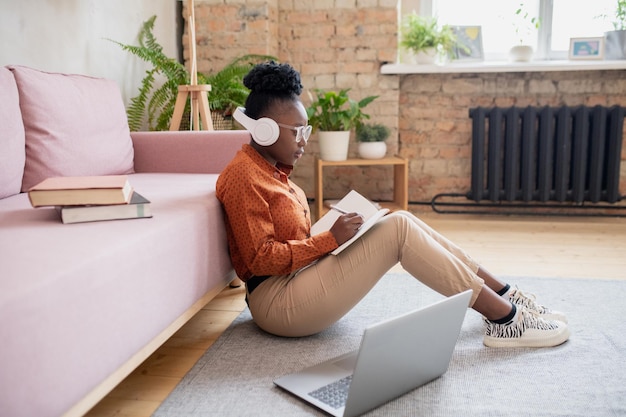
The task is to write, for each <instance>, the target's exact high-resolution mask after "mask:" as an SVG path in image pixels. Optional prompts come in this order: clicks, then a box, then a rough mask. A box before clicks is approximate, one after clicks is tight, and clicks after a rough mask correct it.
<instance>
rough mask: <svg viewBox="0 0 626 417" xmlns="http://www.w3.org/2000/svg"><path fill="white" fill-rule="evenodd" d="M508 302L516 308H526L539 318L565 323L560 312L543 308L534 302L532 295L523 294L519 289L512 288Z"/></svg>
mask: <svg viewBox="0 0 626 417" xmlns="http://www.w3.org/2000/svg"><path fill="white" fill-rule="evenodd" d="M508 296H509V301H510V302H512V303H513V304H515V305H517V306H522V307H526V308H527V309H529V310H531V311H534V312H535V313H537V314H539V316H540V317H541V318H544V319H546V320H558V321H562V322H563V323H567V317H565V314H563V313H561V312H560V311H554V310H551V309H549V308H548V307H546V306H543V305H541V304H539V303H537V301H536V297H535V295H534V294H529V293H524V292H522V290H520V289H519V288H513V289H512V290H511V291H509V294H508Z"/></svg>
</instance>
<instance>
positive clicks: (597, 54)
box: [569, 37, 604, 60]
mask: <svg viewBox="0 0 626 417" xmlns="http://www.w3.org/2000/svg"><path fill="white" fill-rule="evenodd" d="M569 59H572V60H577V59H604V38H603V37H592V38H570V42H569Z"/></svg>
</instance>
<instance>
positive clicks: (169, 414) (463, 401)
mask: <svg viewBox="0 0 626 417" xmlns="http://www.w3.org/2000/svg"><path fill="white" fill-rule="evenodd" d="M508 281H509V282H510V283H511V284H514V285H518V286H519V287H520V288H521V289H523V290H525V291H527V292H533V293H535V294H538V295H539V300H540V301H542V302H543V303H544V304H546V305H549V306H551V307H553V308H554V309H558V310H561V311H563V312H565V313H566V314H567V316H568V319H569V323H570V327H571V331H572V335H571V338H570V340H569V341H568V342H566V343H565V344H563V345H561V346H559V347H557V348H551V349H521V348H516V349H490V348H486V347H484V346H483V344H482V337H483V324H482V319H481V316H480V315H479V314H478V313H476V312H475V311H473V310H468V312H467V315H466V317H465V321H464V323H463V329H462V331H461V335H460V337H459V341H458V343H457V347H456V349H455V353H454V355H453V358H452V362H451V364H450V367H449V369H448V372H446V373H445V374H444V375H443V376H442V377H441V378H439V379H437V380H435V381H433V382H431V383H429V384H427V385H425V386H423V387H421V388H418V389H416V390H413V391H411V392H409V393H408V394H406V395H404V396H402V397H400V398H397V399H396V400H393V401H391V402H389V403H387V404H385V405H383V406H381V407H379V408H377V409H375V410H373V411H371V412H370V413H368V414H367V415H368V416H418V415H420V416H421V415H424V416H520V415H527V416H528V415H532V416H626V324H624V321H625V313H626V307H625V301H626V281H610V280H572V279H548V278H510V279H509V280H508ZM440 298H441V296H440V295H438V294H436V293H434V292H433V291H431V290H430V289H428V288H427V287H425V286H424V285H422V284H420V283H419V282H417V281H415V280H414V279H412V278H411V277H410V276H409V275H406V274H388V275H386V276H385V277H384V278H383V279H382V280H381V281H380V283H379V284H378V285H377V286H376V287H375V288H374V289H373V290H372V292H370V294H368V295H367V297H366V298H365V299H364V300H363V301H362V302H361V303H360V304H359V305H358V306H357V307H355V308H354V309H353V310H352V311H351V312H350V313H349V314H348V315H347V316H345V317H344V318H343V319H342V320H341V321H339V322H338V323H336V324H335V325H334V326H332V327H331V328H329V329H327V330H326V331H324V332H322V333H320V334H318V335H315V336H311V337H306V338H299V339H288V338H279V337H275V336H271V335H268V334H266V333H264V332H262V331H261V330H259V329H258V328H257V327H256V326H255V324H254V323H253V322H252V320H251V317H250V314H249V312H248V310H247V309H246V310H244V311H243V312H242V313H241V315H240V316H239V317H238V318H237V319H236V320H235V321H234V322H233V324H232V325H231V326H230V327H229V328H228V329H227V330H226V331H225V332H224V333H223V335H222V336H221V337H220V338H219V339H218V341H217V342H216V343H215V344H214V345H213V346H211V348H210V349H208V350H207V352H206V353H205V354H204V356H203V357H202V358H201V359H200V360H199V361H198V362H197V363H196V365H195V366H194V367H193V368H192V370H190V371H189V373H188V374H187V375H186V376H185V377H184V378H183V380H182V381H181V383H180V384H179V386H178V387H177V388H176V389H175V390H174V391H173V392H172V394H171V395H170V396H169V397H168V398H167V399H166V401H165V402H164V403H163V404H162V405H161V407H160V408H159V409H158V410H157V411H156V413H155V414H154V415H155V416H157V417H184V416H220V417H222V416H237V417H240V416H272V417H274V416H318V415H319V416H323V415H325V413H323V412H321V411H318V410H317V409H314V408H312V407H310V406H309V405H307V404H305V403H304V402H302V401H301V400H299V399H298V398H296V397H293V396H291V395H290V394H288V393H286V392H284V391H282V390H281V389H279V388H277V387H275V386H274V385H273V383H272V381H273V380H274V379H275V378H276V377H278V376H281V375H284V374H286V373H290V372H293V371H295V370H298V369H300V368H303V367H305V366H308V365H311V364H315V363H317V362H320V361H323V360H326V359H327V358H332V357H335V356H338V355H340V354H343V353H345V352H348V351H350V350H354V349H357V348H358V345H359V343H360V338H361V335H362V332H363V329H364V328H365V327H366V326H368V325H370V324H373V323H376V322H378V321H380V320H383V319H386V318H390V317H393V316H395V315H397V314H400V313H404V312H407V311H409V310H411V309H413V308H415V307H418V306H423V305H426V304H428V303H431V302H433V301H435V300H438V299H440ZM406 360H419V358H406Z"/></svg>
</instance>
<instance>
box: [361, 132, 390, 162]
mask: <svg viewBox="0 0 626 417" xmlns="http://www.w3.org/2000/svg"><path fill="white" fill-rule="evenodd" d="M389 133H390V130H389V128H388V127H387V126H385V125H383V124H380V123H363V124H361V125H359V126H358V127H357V128H356V141H357V142H358V143H359V148H358V152H359V156H360V157H361V158H363V159H380V158H384V157H385V155H386V154H387V144H386V143H385V141H386V140H387V138H388V137H389Z"/></svg>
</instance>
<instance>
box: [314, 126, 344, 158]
mask: <svg viewBox="0 0 626 417" xmlns="http://www.w3.org/2000/svg"><path fill="white" fill-rule="evenodd" d="M317 139H318V140H319V145H320V159H323V160H324V161H345V160H346V159H348V146H349V145H350V131H349V130H347V131H342V132H322V131H319V132H317Z"/></svg>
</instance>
